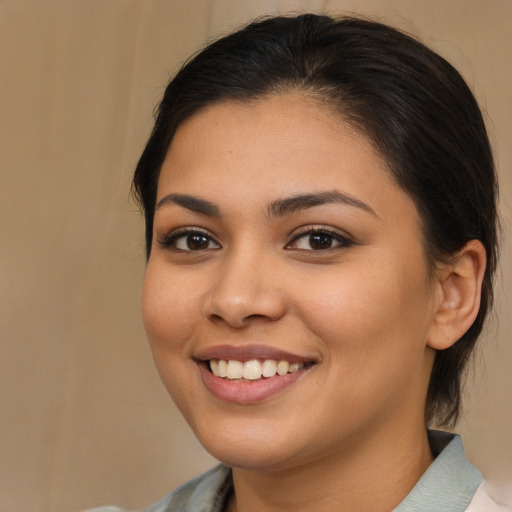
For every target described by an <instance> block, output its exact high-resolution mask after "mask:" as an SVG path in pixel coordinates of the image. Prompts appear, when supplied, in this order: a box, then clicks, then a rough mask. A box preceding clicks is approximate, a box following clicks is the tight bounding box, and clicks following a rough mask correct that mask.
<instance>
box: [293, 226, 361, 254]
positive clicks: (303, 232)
mask: <svg viewBox="0 0 512 512" xmlns="http://www.w3.org/2000/svg"><path fill="white" fill-rule="evenodd" d="M315 235H323V236H325V237H328V238H330V240H331V243H336V242H337V244H336V245H333V246H331V247H326V248H322V249H313V248H311V249H300V248H297V247H295V249H296V250H299V251H305V252H318V253H320V252H324V253H325V252H330V251H336V250H341V249H346V248H347V247H350V246H352V245H354V244H355V242H353V241H352V240H350V238H348V237H347V236H345V235H342V234H340V233H338V232H337V231H334V230H333V229H331V228H328V227H325V226H315V227H311V226H307V227H304V228H301V229H300V230H299V233H297V234H296V235H295V237H294V238H293V240H292V241H291V242H290V243H289V244H288V245H287V246H286V247H287V248H291V249H293V248H294V247H292V246H293V245H294V244H296V242H297V241H298V240H300V239H303V238H307V237H310V238H309V246H310V247H311V241H312V240H311V237H313V236H315Z"/></svg>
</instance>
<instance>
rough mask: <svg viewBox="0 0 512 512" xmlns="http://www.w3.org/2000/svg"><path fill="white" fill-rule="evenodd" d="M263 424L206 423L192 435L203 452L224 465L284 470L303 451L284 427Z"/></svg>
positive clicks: (237, 422) (294, 437) (195, 429)
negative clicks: (199, 443)
mask: <svg viewBox="0 0 512 512" xmlns="http://www.w3.org/2000/svg"><path fill="white" fill-rule="evenodd" d="M234 423H236V424H234ZM244 423H245V424H244ZM265 423H267V422H264V421H258V422H256V424H254V421H252V422H251V424H250V425H247V424H246V422H240V421H236V422H225V423H224V424H220V425H219V424H217V425H216V426H215V427H214V428H212V423H211V422H210V424H209V425H206V429H205V430H203V429H197V428H194V433H195V434H196V436H197V438H198V439H199V441H200V442H201V444H202V445H203V447H204V448H205V450H206V451H207V452H208V453H210V455H212V456H213V457H215V458H216V459H218V460H219V461H220V462H222V463H223V464H225V465H226V466H229V467H234V468H241V469H248V470H277V469H280V468H283V467H286V466H287V465H288V464H289V461H290V460H293V459H294V458H295V454H297V453H300V452H302V451H303V450H302V449H301V447H300V446H299V444H300V443H297V441H298V440H297V435H296V433H295V434H292V435H289V434H288V435H287V434H285V432H289V431H288V429H286V428H284V426H281V427H277V428H276V426H272V425H268V424H267V425H265ZM270 423H274V422H270ZM277 432H279V434H276V433H277ZM292 440H293V441H292Z"/></svg>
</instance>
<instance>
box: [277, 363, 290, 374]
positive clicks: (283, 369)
mask: <svg viewBox="0 0 512 512" xmlns="http://www.w3.org/2000/svg"><path fill="white" fill-rule="evenodd" d="M288 368H290V363H289V362H288V361H279V363H277V373H278V374H279V375H286V374H287V373H288Z"/></svg>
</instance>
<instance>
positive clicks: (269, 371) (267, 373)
mask: <svg viewBox="0 0 512 512" xmlns="http://www.w3.org/2000/svg"><path fill="white" fill-rule="evenodd" d="M276 372H277V363H276V362H275V361H274V360H273V359H266V360H265V361H263V366H262V375H263V377H273V376H274V375H275V374H276Z"/></svg>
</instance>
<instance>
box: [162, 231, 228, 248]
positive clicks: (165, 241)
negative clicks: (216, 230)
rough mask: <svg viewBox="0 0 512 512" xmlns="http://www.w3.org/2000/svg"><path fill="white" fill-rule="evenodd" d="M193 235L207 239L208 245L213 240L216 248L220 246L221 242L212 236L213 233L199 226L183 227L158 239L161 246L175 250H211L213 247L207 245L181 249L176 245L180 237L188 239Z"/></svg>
mask: <svg viewBox="0 0 512 512" xmlns="http://www.w3.org/2000/svg"><path fill="white" fill-rule="evenodd" d="M192 236H198V237H202V238H204V239H206V240H207V243H208V245H210V243H211V242H213V243H214V244H215V245H217V247H215V248H214V249H217V248H220V244H219V243H218V242H217V241H216V240H215V239H214V238H213V237H212V236H211V234H210V233H209V232H208V231H203V230H201V229H197V228H182V229H180V230H178V231H173V232H171V233H169V234H167V235H165V236H164V237H163V238H161V239H160V240H158V243H159V245H160V247H162V248H164V249H174V250H175V251H179V252H196V251H205V250H211V249H212V248H211V247H207V248H205V249H195V250H194V249H191V248H190V247H189V249H188V250H187V249H180V248H178V247H176V243H177V241H178V240H179V239H180V238H183V239H185V240H186V239H188V238H189V237H192Z"/></svg>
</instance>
